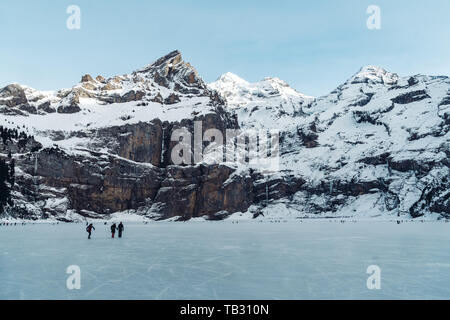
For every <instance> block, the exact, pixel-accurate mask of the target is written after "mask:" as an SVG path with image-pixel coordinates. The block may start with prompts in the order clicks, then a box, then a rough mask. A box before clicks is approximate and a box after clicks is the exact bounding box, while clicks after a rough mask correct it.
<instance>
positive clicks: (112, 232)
mask: <svg viewBox="0 0 450 320" xmlns="http://www.w3.org/2000/svg"><path fill="white" fill-rule="evenodd" d="M116 229H117V227H116V224H115V223H113V225H112V226H111V238H114V235H115V234H116Z"/></svg>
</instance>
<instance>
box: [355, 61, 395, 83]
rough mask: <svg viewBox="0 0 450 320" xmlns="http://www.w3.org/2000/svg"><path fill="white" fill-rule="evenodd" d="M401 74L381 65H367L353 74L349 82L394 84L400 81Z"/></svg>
mask: <svg viewBox="0 0 450 320" xmlns="http://www.w3.org/2000/svg"><path fill="white" fill-rule="evenodd" d="M398 79H399V76H398V75H397V74H396V73H391V72H389V71H387V70H385V69H383V68H381V67H378V66H373V65H367V66H363V67H362V68H361V69H360V70H359V71H358V72H357V73H356V74H355V75H353V76H352V77H351V78H350V79H349V80H348V81H347V83H351V84H357V83H372V84H387V85H392V84H396V83H397V82H398Z"/></svg>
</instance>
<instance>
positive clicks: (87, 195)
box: [0, 51, 450, 221]
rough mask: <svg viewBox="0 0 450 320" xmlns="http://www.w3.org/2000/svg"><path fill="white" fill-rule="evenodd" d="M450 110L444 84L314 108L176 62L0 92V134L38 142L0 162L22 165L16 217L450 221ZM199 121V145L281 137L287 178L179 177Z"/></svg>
mask: <svg viewBox="0 0 450 320" xmlns="http://www.w3.org/2000/svg"><path fill="white" fill-rule="evenodd" d="M449 106H450V80H449V79H448V78H446V77H428V76H414V77H406V78H401V77H399V76H398V75H396V74H392V73H389V72H387V71H385V70H383V69H381V68H376V67H366V68H363V69H361V71H360V72H358V73H357V74H356V75H354V76H353V77H351V78H350V79H349V80H348V81H346V82H345V83H344V84H342V85H341V86H339V87H338V88H337V89H336V90H334V91H333V92H332V93H330V94H329V95H326V96H323V97H320V98H317V99H314V98H312V97H308V96H306V95H303V94H300V93H298V92H296V91H295V90H294V89H292V88H290V87H289V86H288V84H286V83H285V82H283V81H281V80H279V79H276V78H269V79H265V80H263V81H261V82H259V83H256V84H251V83H248V82H246V81H245V80H243V79H240V78H239V77H237V76H235V75H232V74H226V75H224V76H222V77H221V78H219V79H218V81H216V82H215V83H213V84H211V85H207V84H205V83H204V82H203V80H202V79H201V78H200V77H199V76H198V74H197V72H196V71H195V69H194V68H193V67H192V66H191V65H190V64H188V63H186V62H184V61H183V59H182V57H181V54H180V53H179V52H178V51H174V52H172V53H170V54H168V55H167V56H165V57H162V58H161V59H159V60H158V61H156V62H155V63H153V64H151V65H149V66H147V67H145V68H142V69H140V70H137V71H135V72H133V73H131V74H129V75H122V76H116V77H112V78H110V79H105V78H103V77H102V76H97V77H95V78H93V77H92V76H90V75H85V76H83V77H82V80H81V82H80V83H79V84H77V85H75V86H74V87H73V88H70V89H63V90H60V91H56V92H40V91H37V90H34V89H31V88H28V87H25V86H21V85H18V84H13V85H10V86H7V87H5V88H3V89H1V90H0V117H1V118H0V119H1V125H2V126H5V127H8V128H17V129H20V130H23V131H24V132H26V133H27V134H28V136H27V137H28V138H27V139H26V141H25V140H24V139H14V138H13V139H11V140H9V141H6V142H5V141H0V157H6V156H7V155H8V153H9V152H11V154H12V157H13V158H14V159H15V163H16V177H15V181H16V182H15V185H14V187H13V198H14V207H10V208H8V209H7V212H6V214H10V215H14V216H17V217H22V218H29V219H40V218H50V217H52V218H56V219H59V220H64V221H70V220H73V219H78V218H80V217H83V216H85V217H92V218H96V217H105V216H108V215H109V214H112V213H116V212H133V213H138V214H141V215H145V216H148V217H151V218H154V219H167V218H172V217H177V218H178V219H181V220H184V219H190V218H192V217H200V216H204V217H206V218H208V219H213V220H214V219H223V218H226V217H228V216H229V215H230V214H233V213H239V212H245V213H246V214H247V215H249V216H252V215H255V216H256V215H258V214H259V213H264V215H265V216H268V217H278V216H280V217H286V216H291V217H294V218H295V217H304V216H364V217H365V216H367V217H374V216H380V215H391V216H398V215H400V216H402V215H405V216H409V217H419V216H422V215H425V214H428V215H436V216H449V215H450V203H449V202H450V200H449V198H450V191H449V189H450V188H449V179H448V177H449V173H450V169H449V164H450V162H449V160H448V159H449V154H450V151H449V150H450V148H449V140H450V139H449V127H450V116H449ZM195 121H201V123H202V129H201V130H202V131H201V134H203V133H205V132H206V130H208V129H218V131H220V132H222V133H223V134H224V135H225V133H226V130H227V129H242V130H245V129H255V128H257V129H279V130H280V131H281V139H280V142H281V148H280V151H281V156H280V170H279V171H278V172H272V173H271V174H266V173H264V172H262V171H261V170H258V168H254V167H252V166H249V165H245V164H239V165H237V164H235V163H219V164H211V163H209V162H207V161H205V160H203V161H200V163H197V164H190V165H174V164H173V162H172V158H171V154H172V152H174V147H175V146H176V145H177V144H178V143H179V141H171V136H172V133H173V132H174V131H175V130H176V129H179V128H188V130H189V131H190V132H192V133H193V132H194V126H195ZM189 142H190V144H191V145H192V146H193V145H194V135H192V136H191V141H189ZM207 146H208V143H207V142H203V143H202V145H201V147H202V148H205V147H207ZM191 158H192V160H194V156H191Z"/></svg>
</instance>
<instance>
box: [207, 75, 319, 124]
mask: <svg viewBox="0 0 450 320" xmlns="http://www.w3.org/2000/svg"><path fill="white" fill-rule="evenodd" d="M209 87H210V88H211V89H213V90H216V91H218V92H220V94H221V95H222V96H223V97H224V98H225V99H226V100H227V102H228V107H229V108H231V109H233V111H234V112H235V113H236V114H237V115H238V119H239V123H240V124H241V125H243V124H245V126H246V127H253V128H271V127H272V126H274V125H290V124H292V123H295V118H296V117H297V116H301V115H303V108H305V106H307V105H308V104H309V103H311V102H312V101H313V98H312V97H309V96H306V95H304V94H301V93H298V92H297V91H295V89H293V88H291V87H290V86H289V85H288V84H287V83H286V82H284V81H283V80H280V79H278V78H266V79H264V80H262V81H259V82H256V83H249V82H247V81H245V80H244V79H242V78H240V77H238V76H237V75H235V74H233V73H230V72H228V73H225V74H224V75H222V76H221V77H220V78H219V79H217V81H215V82H213V83H210V84H209Z"/></svg>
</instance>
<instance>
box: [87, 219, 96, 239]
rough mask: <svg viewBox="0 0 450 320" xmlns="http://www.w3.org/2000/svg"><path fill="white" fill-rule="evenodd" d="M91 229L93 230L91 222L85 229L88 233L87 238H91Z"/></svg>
mask: <svg viewBox="0 0 450 320" xmlns="http://www.w3.org/2000/svg"><path fill="white" fill-rule="evenodd" d="M92 229H94V230H95V228H94V226H93V225H92V223H91V224H90V225H88V226H87V227H86V231H87V233H88V234H89V235H88V239H90V238H91V232H92Z"/></svg>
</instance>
